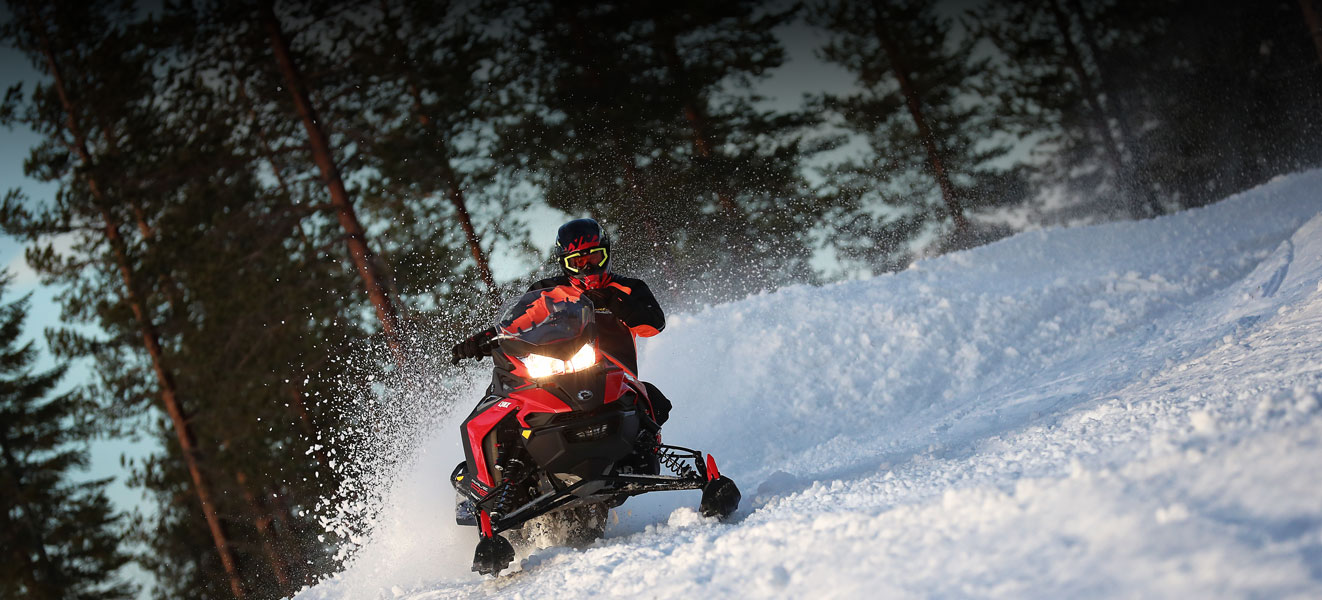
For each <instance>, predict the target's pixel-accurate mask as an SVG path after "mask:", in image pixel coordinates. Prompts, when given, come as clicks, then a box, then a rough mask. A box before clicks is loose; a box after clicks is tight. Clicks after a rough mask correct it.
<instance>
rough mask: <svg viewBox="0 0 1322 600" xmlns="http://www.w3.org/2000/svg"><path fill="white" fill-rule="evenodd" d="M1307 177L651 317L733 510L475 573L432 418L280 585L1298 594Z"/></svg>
mask: <svg viewBox="0 0 1322 600" xmlns="http://www.w3.org/2000/svg"><path fill="white" fill-rule="evenodd" d="M1319 189H1322V171H1313V172H1307V173H1302V174H1297V175H1294V176H1291V177H1287V178H1282V179H1279V180H1277V181H1274V182H1272V183H1270V184H1268V185H1266V186H1263V187H1261V188H1258V189H1255V190H1251V191H1249V192H1246V193H1243V194H1240V195H1237V196H1234V197H1232V198H1229V199H1227V200H1225V201H1222V202H1220V203H1218V204H1216V205H1213V206H1209V207H1205V208H1202V209H1197V210H1191V211H1187V212H1183V213H1179V214H1175V215H1170V216H1166V217H1162V218H1158V219H1153V220H1148V221H1142V222H1124V223H1112V224H1106V225H1098V226H1090V227H1081V228H1073V229H1053V230H1043V231H1035V232H1030V233H1025V234H1021V235H1018V236H1015V237H1012V238H1009V239H1006V240H1002V241H1000V242H997V243H995V244H991V245H988V246H984V247H980V248H976V249H973V250H970V251H966V252H960V253H956V254H951V255H947V256H943V257H939V258H935V259H931V260H927V261H923V262H921V263H918V264H916V265H915V266H914V267H913V268H911V269H909V270H907V271H904V272H900V273H894V274H890V275H885V276H880V277H876V278H873V279H870V280H865V281H853V282H847V283H840V284H836V285H830V286H825V287H807V286H800V287H792V288H788V289H782V290H780V291H778V292H774V293H768V294H762V295H756V296H752V297H749V298H747V299H745V300H743V301H740V302H734V303H730V304H725V305H720V306H715V307H711V308H709V309H706V310H704V311H702V312H700V313H697V314H689V315H676V316H672V318H671V321H670V324H669V327H668V328H667V330H666V331H665V332H664V333H662V334H661V335H660V336H658V337H656V338H651V339H649V340H646V341H645V342H644V343H643V344H642V347H641V351H642V354H641V367H642V371H643V375H644V377H645V378H650V380H652V381H653V382H655V383H656V384H657V385H658V386H659V387H660V388H661V389H662V390H665V392H666V394H667V395H668V396H669V397H670V398H671V399H672V400H673V401H674V404H675V411H674V413H673V417H672V419H671V422H670V423H668V424H667V426H666V431H665V438H666V441H668V442H671V443H677V444H681V445H686V446H691V447H697V448H702V449H704V450H707V451H709V452H711V453H712V454H714V455H715V456H716V457H717V459H718V460H719V461H720V465H721V471H722V473H724V474H726V475H729V476H731V477H732V478H733V479H734V480H735V481H736V482H738V483H739V485H740V487H741V489H742V490H743V493H744V501H743V504H742V505H741V507H740V509H739V511H738V512H737V513H736V515H735V518H734V520H733V522H730V523H719V522H716V521H714V520H709V519H704V518H702V517H701V516H699V515H698V514H697V512H695V510H694V509H695V508H696V505H697V494H696V493H695V492H682V493H679V492H674V493H670V494H669V495H665V494H652V495H649V496H646V497H640V498H636V499H633V500H630V501H629V502H628V503H626V504H625V505H624V506H622V507H620V508H619V509H617V510H616V512H615V516H614V519H613V521H612V523H611V524H610V526H609V527H608V529H607V534H606V537H605V539H603V540H600V541H598V542H597V543H595V544H593V545H592V546H590V547H588V548H586V549H583V550H574V549H568V548H541V549H534V550H530V551H529V550H525V551H522V552H521V553H520V556H519V558H518V560H516V564H515V565H514V567H513V571H512V572H511V573H509V574H507V575H505V576H502V577H500V578H498V579H490V578H481V577H478V576H477V575H475V574H472V573H470V572H469V570H468V569H469V565H470V563H471V557H472V551H473V546H474V543H475V541H476V534H475V532H474V531H473V530H472V529H467V528H460V527H457V526H455V525H454V524H453V519H452V502H453V500H452V498H453V494H452V492H451V491H450V490H449V489H448V487H447V484H446V482H445V478H446V475H447V474H448V472H449V470H450V468H452V467H453V465H454V464H455V463H456V462H457V461H458V460H459V457H460V450H459V446H458V439H457V424H458V422H459V418H458V417H459V416H458V415H454V416H451V417H450V418H448V419H447V420H446V423H445V424H444V426H443V427H440V428H438V429H437V430H436V432H435V434H434V439H433V440H432V441H431V442H429V443H428V444H426V445H425V447H424V448H423V450H422V452H421V453H420V454H419V455H418V456H416V457H415V459H414V461H413V462H412V463H411V464H412V468H411V469H409V470H407V472H406V473H405V474H403V475H402V476H400V477H399V478H398V481H396V482H395V484H394V485H393V487H391V488H390V490H389V493H388V494H387V495H386V497H387V500H386V501H385V502H384V504H383V505H382V506H381V507H380V509H381V510H380V517H379V519H378V520H377V522H376V526H375V528H374V530H373V531H372V534H371V536H370V537H368V538H366V539H365V540H364V541H363V543H362V545H361V547H359V548H357V549H356V553H355V554H354V558H353V559H352V561H351V562H350V564H349V566H348V568H347V569H346V570H345V571H344V572H343V573H340V574H338V575H335V576H333V577H331V578H329V579H328V580H326V581H324V582H322V583H321V584H319V585H317V586H315V587H313V588H311V589H308V590H305V591H304V592H303V593H302V594H301V595H300V596H299V598H302V599H306V600H332V599H340V598H409V599H414V600H423V599H436V598H468V597H479V596H480V597H497V598H523V597H534V596H543V595H547V594H550V595H564V594H572V595H573V596H575V597H589V598H591V597H610V598H614V597H634V596H641V597H648V598H691V597H717V598H747V597H776V598H778V597H787V598H803V597H813V598H859V597H887V598H920V597H921V598H930V597H980V598H1022V597H1044V598H1055V597H1070V598H1096V597H1107V598H1110V597H1200V598H1243V597H1272V598H1317V597H1322V478H1319V477H1318V476H1317V472H1318V470H1319V468H1320V467H1322V409H1320V407H1319V403H1320V399H1322V195H1319V193H1318V190H1319ZM470 392H471V394H470V398H471V399H472V400H475V399H476V398H477V397H478V393H479V391H478V389H477V387H474V388H473V389H472V390H470ZM463 403H464V405H465V406H467V405H469V404H468V402H467V401H465V402H463Z"/></svg>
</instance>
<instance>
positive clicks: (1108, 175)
mask: <svg viewBox="0 0 1322 600" xmlns="http://www.w3.org/2000/svg"><path fill="white" fill-rule="evenodd" d="M1102 4H1103V3H1095V2H1094V3H1089V4H1088V7H1085V6H1084V4H1083V3H1081V2H1078V1H1077V0H994V1H993V2H990V3H987V4H985V5H983V6H982V7H980V8H979V10H978V11H976V12H975V13H973V15H972V18H971V19H970V21H969V24H970V28H971V29H972V33H971V35H974V36H978V37H982V38H985V39H988V40H989V41H991V42H992V44H993V45H994V46H995V47H996V48H997V50H998V51H999V52H1000V53H1001V56H1002V62H1001V63H999V64H998V67H999V68H998V69H997V71H996V73H997V75H998V77H997V78H996V79H995V80H994V81H992V82H989V84H988V88H989V89H992V90H994V91H995V92H996V93H999V94H1001V95H1002V96H1003V97H1004V98H1005V99H1006V100H1007V101H1006V102H1004V103H1003V106H1004V107H1006V111H1005V112H1006V114H1005V117H1006V123H1007V125H1008V127H1009V128H1011V129H1012V130H1013V131H1014V132H1015V133H1016V134H1017V135H1019V136H1021V137H1025V138H1035V139H1037V140H1038V144H1039V146H1040V147H1043V148H1048V149H1049V152H1050V153H1051V157H1050V158H1051V160H1049V161H1047V163H1046V164H1045V165H1044V166H1045V168H1044V169H1043V170H1042V175H1043V177H1042V180H1043V183H1047V184H1048V185H1051V184H1064V186H1065V188H1066V189H1067V190H1068V191H1070V192H1071V193H1072V194H1074V195H1078V196H1083V197H1086V198H1089V199H1091V202H1089V203H1088V204H1089V205H1090V206H1084V207H1083V209H1084V210H1090V211H1094V212H1097V211H1105V212H1112V213H1116V214H1123V215H1126V216H1129V217H1131V218H1142V217H1147V216H1153V215H1156V214H1160V213H1161V212H1162V211H1163V208H1162V206H1161V203H1160V201H1159V199H1158V198H1157V195H1158V193H1159V190H1158V189H1157V187H1156V186H1155V185H1154V182H1153V181H1152V180H1151V177H1150V176H1149V169H1148V157H1147V156H1146V155H1145V154H1144V150H1145V146H1146V145H1145V144H1144V141H1143V138H1142V135H1141V133H1140V132H1139V128H1138V127H1136V125H1135V124H1136V123H1140V122H1142V115H1141V112H1140V111H1139V110H1138V106H1139V103H1133V104H1134V105H1131V103H1129V102H1126V101H1125V97H1126V96H1129V95H1130V94H1129V93H1128V90H1124V89H1122V88H1121V85H1120V84H1119V82H1118V81H1117V79H1118V78H1117V77H1116V74H1117V73H1119V72H1122V71H1124V70H1131V71H1132V70H1133V68H1134V67H1133V64H1132V63H1131V64H1126V63H1123V62H1121V63H1119V65H1117V63H1116V60H1115V59H1116V58H1117V57H1114V56H1112V55H1111V54H1110V53H1109V52H1108V48H1109V47H1116V48H1123V47H1126V46H1141V45H1142V44H1144V43H1145V40H1148V39H1150V38H1151V36H1152V35H1154V32H1155V28H1154V26H1155V25H1156V23H1155V21H1154V18H1155V17H1156V15H1158V14H1160V11H1161V10H1162V9H1163V7H1162V6H1161V4H1162V3H1160V2H1153V3H1148V4H1147V5H1146V7H1145V8H1144V9H1142V10H1139V9H1136V8H1134V6H1135V5H1132V4H1131V5H1130V6H1129V7H1127V9H1126V10H1127V11H1128V12H1127V13H1126V14H1125V15H1124V18H1123V21H1124V22H1118V21H1117V20H1116V19H1115V18H1112V19H1109V20H1107V21H1103V22H1099V17H1100V16H1101V15H1103V14H1105V13H1102V12H1100V11H1098V8H1097V7H1098V6H1101V5H1102ZM1119 7H1120V5H1116V8H1117V9H1118V8H1119ZM1111 16H1112V17H1119V16H1120V15H1119V14H1117V13H1115V12H1114V10H1113V11H1112V13H1111ZM1103 38H1105V39H1107V40H1108V43H1107V47H1104V46H1103V44H1102V41H1101V40H1102V39H1103Z"/></svg>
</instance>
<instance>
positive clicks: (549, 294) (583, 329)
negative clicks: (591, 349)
mask: <svg viewBox="0 0 1322 600" xmlns="http://www.w3.org/2000/svg"><path fill="white" fill-rule="evenodd" d="M593 310H594V308H593V306H592V301H590V300H588V299H587V298H586V297H584V296H582V295H580V294H579V292H578V290H575V289H574V288H572V287H569V286H560V287H554V288H550V289H543V290H534V291H531V292H528V293H526V294H524V295H522V296H520V297H519V298H518V299H516V300H514V301H513V302H510V303H508V304H506V305H505V308H504V309H502V310H501V313H500V315H501V317H500V322H499V323H498V324H497V330H498V336H497V338H498V340H499V341H500V344H501V347H502V348H506V349H507V351H508V350H513V352H511V353H512V354H525V353H527V352H531V351H534V350H535V351H536V352H537V353H538V354H545V355H548V356H556V355H558V354H561V352H559V350H575V351H576V350H578V349H579V347H581V346H582V345H583V343H585V338H587V340H586V341H591V340H590V338H593V337H595V327H593V326H592V325H593ZM561 346H563V348H561ZM571 354H572V352H571Z"/></svg>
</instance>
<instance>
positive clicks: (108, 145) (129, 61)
mask: <svg viewBox="0 0 1322 600" xmlns="http://www.w3.org/2000/svg"><path fill="white" fill-rule="evenodd" d="M60 8H61V7H38V6H35V5H34V4H28V5H25V6H16V5H14V4H11V10H13V12H14V14H15V19H14V22H13V23H12V24H10V26H8V27H6V29H5V32H4V33H5V34H6V35H5V37H6V38H7V39H9V40H12V41H13V42H14V44H15V45H16V46H17V47H19V48H21V49H22V50H24V51H25V52H27V53H28V54H29V55H30V56H31V57H32V59H33V60H34V62H35V63H36V64H38V65H40V67H41V69H42V70H43V71H44V72H45V74H46V76H47V77H49V84H48V85H45V86H41V87H39V88H38V89H37V91H36V92H35V93H34V94H33V95H32V96H31V98H30V99H26V100H27V102H26V103H24V100H25V99H24V98H22V96H20V95H18V94H10V95H7V97H6V109H7V110H6V111H4V114H5V115H6V117H7V118H6V123H5V124H6V125H12V124H15V123H22V124H24V125H27V126H29V127H30V128H32V129H34V130H35V131H37V132H39V133H41V134H43V135H45V136H46V140H45V142H44V143H43V145H42V146H39V147H38V148H37V149H35V150H34V152H33V158H32V159H31V160H30V161H29V163H28V165H27V169H26V170H27V172H28V174H29V175H30V176H36V177H37V178H39V179H42V180H45V181H51V182H56V183H58V184H59V185H60V186H61V190H60V194H59V196H57V198H56V202H55V203H54V204H53V205H52V206H49V207H45V208H43V209H39V210H35V211H34V210H30V209H29V208H28V207H25V206H24V205H23V203H22V202H21V200H22V199H21V198H17V197H14V196H12V195H11V196H9V197H7V198H6V201H5V204H4V209H3V211H0V212H2V213H3V215H2V216H3V219H0V223H2V224H3V227H4V228H5V230H6V231H7V232H9V233H11V234H13V235H17V236H21V237H23V238H24V239H27V240H30V241H33V242H38V243H40V242H45V243H47V244H48V243H49V240H50V238H51V237H52V236H55V235H60V234H73V236H74V237H75V238H76V240H77V242H76V243H75V246H74V256H75V257H76V258H74V259H72V260H66V259H64V258H62V257H60V256H58V255H57V254H55V253H54V252H52V251H51V250H50V246H49V245H46V246H45V247H44V248H42V249H40V250H38V251H37V252H35V253H29V258H30V261H29V262H30V263H32V264H33V266H34V268H36V269H37V270H38V271H39V272H41V273H43V275H44V276H47V277H50V278H51V279H52V280H54V281H61V282H63V283H66V284H67V285H69V286H70V288H69V290H68V291H66V293H65V295H64V296H63V300H65V309H66V315H65V316H66V317H71V318H74V319H77V320H84V321H92V322H98V323H99V324H100V325H101V326H102V327H103V328H104V329H106V330H107V331H111V332H113V334H117V336H116V335H112V338H111V339H112V344H113V345H117V346H119V348H118V349H117V350H118V352H119V354H117V356H118V357H124V356H125V354H124V352H125V350H128V348H129V346H127V344H130V343H132V342H131V340H137V343H138V344H140V346H137V348H136V350H128V354H127V356H128V361H134V360H135V359H134V358H133V357H132V354H133V353H134V352H143V351H145V353H146V356H147V365H141V364H139V367H140V368H141V367H143V366H145V367H147V368H145V369H141V370H137V369H133V370H130V371H129V372H128V373H127V375H128V380H127V381H126V383H129V385H131V386H132V388H133V389H135V390H142V389H144V387H146V385H153V384H154V388H155V391H156V392H157V393H158V394H159V398H160V401H161V406H162V408H163V409H164V411H165V413H166V414H167V415H168V416H169V420H170V422H171V424H172V429H173V432H174V434H175V440H174V442H175V443H177V444H178V446H179V448H180V450H181V454H180V456H181V457H182V458H183V462H184V467H185V468H186V471H187V473H188V474H189V477H190V479H191V482H192V486H191V489H192V492H193V494H194V496H195V497H196V499H197V502H198V505H199V506H200V508H201V513H202V515H203V517H204V519H205V521H206V524H207V528H208V530H209V531H210V533H211V538H212V543H213V547H214V548H215V551H216V554H217V556H218V557H219V558H220V561H221V563H222V564H223V566H224V570H225V573H226V578H227V580H228V583H229V586H230V589H231V591H232V593H233V595H234V596H236V597H242V596H243V588H242V576H241V574H240V573H239V566H238V564H237V562H236V560H235V558H234V555H233V550H232V548H231V546H230V543H229V540H228V535H227V532H226V527H225V523H224V522H223V520H222V516H221V515H220V513H219V511H218V502H219V496H218V495H217V494H215V487H214V484H213V481H212V477H211V474H210V473H208V472H207V469H206V465H205V464H204V460H203V453H202V451H201V450H202V448H201V447H200V446H199V445H198V436H197V429H198V427H197V424H196V422H193V421H191V420H190V414H189V410H190V407H189V406H188V405H187V398H186V390H184V391H185V393H183V394H181V388H180V386H179V385H178V381H177V379H176V371H175V364H174V363H173V362H172V360H173V359H174V357H173V356H172V353H171V348H170V347H169V346H168V345H167V343H168V342H169V339H168V337H165V336H163V334H162V329H161V323H162V320H161V319H160V318H159V317H158V315H157V312H158V308H159V305H158V304H156V303H155V301H154V296H155V295H154V294H152V293H151V291H150V290H151V289H152V287H154V286H155V285H157V284H159V283H160V282H161V281H162V278H161V277H157V276H155V275H158V273H154V272H151V271H150V269H151V267H152V264H151V263H150V262H144V261H142V260H140V257H139V255H138V253H137V252H135V250H136V248H135V247H134V245H133V244H132V243H131V241H130V238H129V237H127V236H128V235H129V233H128V232H131V231H132V229H131V228H126V223H132V222H133V220H134V216H133V215H134V211H133V210H132V209H133V208H134V207H136V206H141V204H140V203H139V201H140V200H141V199H142V197H141V196H140V195H139V194H138V192H140V191H142V190H143V189H144V187H145V186H146V183H147V182H149V181H155V180H157V179H159V178H161V177H162V173H163V172H164V171H162V170H159V169H160V167H161V165H159V164H156V163H154V162H152V161H151V158H153V157H157V156H159V154H158V153H159V152H160V151H161V148H160V147H159V146H158V145H157V144H155V143H154V142H157V141H159V140H154V139H151V132H152V131H153V129H152V128H153V127H155V131H162V130H166V129H169V128H168V127H161V122H160V121H159V120H156V119H154V117H155V116H156V115H155V113H154V112H153V110H152V109H151V107H152V99H153V96H152V93H151V84H150V82H151V81H152V78H151V77H150V76H149V73H150V72H151V67H152V65H153V53H154V50H155V49H154V48H153V47H151V46H150V44H149V42H150V41H151V40H155V39H156V38H155V36H153V35H151V33H152V30H151V27H152V26H153V24H152V23H147V24H145V25H142V26H140V27H130V26H128V23H129V22H130V20H129V14H130V10H131V8H130V7H127V6H123V5H119V4H102V5H93V6H88V7H85V8H83V9H81V10H78V11H72V10H60ZM148 140H151V141H148ZM130 143H138V144H142V145H141V147H140V148H126V147H125V145H126V144H130ZM139 150H140V151H139ZM87 266H93V267H94V268H91V269H88V268H85V267H87ZM66 339H68V338H66ZM98 345H99V344H91V343H82V344H79V347H80V348H83V349H86V350H88V351H89V352H91V351H95V346H98ZM101 346H105V345H101ZM62 350H63V349H62ZM108 372H114V370H112V369H108ZM148 374H149V377H150V379H148V380H147V381H151V382H152V384H146V385H144V384H145V383H146V382H145V381H144V378H143V375H148ZM148 389H150V388H148ZM112 397H113V396H112ZM130 397H132V398H141V397H142V396H141V395H139V394H134V395H132V396H130Z"/></svg>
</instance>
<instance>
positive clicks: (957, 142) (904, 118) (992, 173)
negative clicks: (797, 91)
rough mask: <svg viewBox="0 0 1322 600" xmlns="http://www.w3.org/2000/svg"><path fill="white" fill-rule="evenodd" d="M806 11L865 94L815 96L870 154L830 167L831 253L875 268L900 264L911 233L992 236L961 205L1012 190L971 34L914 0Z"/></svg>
mask: <svg viewBox="0 0 1322 600" xmlns="http://www.w3.org/2000/svg"><path fill="white" fill-rule="evenodd" d="M809 18H810V21H811V22H812V23H814V24H816V25H818V26H820V27H822V28H824V29H825V30H826V31H827V32H829V33H830V34H831V38H830V42H829V43H828V45H827V46H825V47H824V48H822V49H821V57H822V58H823V59H825V60H827V61H829V62H832V63H836V64H838V65H840V66H842V67H844V68H846V69H848V70H849V71H850V72H851V73H853V74H854V75H855V77H856V81H857V83H858V86H859V87H860V88H861V89H862V90H863V91H861V92H859V93H856V94H852V95H849V96H842V97H839V96H828V97H823V98H820V100H819V101H820V102H821V104H822V105H823V106H824V107H825V108H827V109H829V110H831V111H832V112H833V113H835V114H837V115H838V116H839V118H840V123H841V125H842V126H843V127H844V128H846V129H847V130H848V131H850V132H851V133H853V134H855V135H858V136H861V137H862V139H863V140H864V141H866V143H867V144H868V146H869V148H870V150H871V153H870V156H868V157H866V158H863V159H857V160H851V161H848V162H846V163H845V164H842V165H839V166H838V167H837V168H835V169H833V170H832V171H831V172H830V173H829V174H828V186H827V187H826V189H825V190H824V192H825V193H826V194H827V195H828V196H830V197H831V198H833V200H834V204H836V209H835V210H834V211H833V213H832V215H831V218H830V221H831V222H832V223H835V224H837V225H839V227H838V229H837V233H836V235H835V236H834V239H833V242H834V244H833V245H834V247H835V248H836V250H837V252H839V253H841V254H843V257H844V258H847V259H848V258H853V259H856V260H858V261H860V262H862V263H863V264H865V265H869V266H870V267H871V268H872V269H882V270H885V269H891V268H895V267H896V266H899V265H902V264H904V262H906V261H907V260H908V259H909V255H910V254H911V252H912V251H913V250H914V248H913V243H914V242H915V240H918V242H919V243H923V241H924V240H928V241H927V242H926V243H929V244H930V239H931V238H932V237H933V236H936V237H939V238H942V239H943V240H944V241H943V242H942V243H941V244H940V246H941V247H943V248H958V247H964V246H967V245H971V244H974V243H978V242H980V241H986V240H987V239H988V238H989V236H992V235H997V233H996V232H993V231H987V230H984V231H975V230H974V228H973V226H972V225H971V224H970V222H969V217H968V214H967V213H968V212H970V211H973V210H976V209H979V208H983V207H990V206H998V205H1005V204H1010V203H1013V202H1016V201H1018V200H1019V197H1020V196H1019V194H1021V193H1022V192H1021V191H1020V189H1019V187H1020V186H1019V182H1018V175H1017V173H1016V172H1015V170H1013V169H1007V168H1005V167H999V166H997V165H996V161H997V160H998V159H1001V158H1002V157H1004V156H1005V155H1006V154H1007V152H1008V151H1009V146H1008V145H1007V144H1006V143H1005V140H1004V139H1000V138H997V137H996V136H994V132H995V131H996V127H997V123H996V121H995V118H994V117H995V115H994V113H993V111H992V110H991V109H992V106H991V105H990V103H989V102H987V99H986V98H981V97H979V96H978V94H977V86H978V84H979V83H980V82H981V75H982V74H983V73H984V72H985V59H977V58H974V56H973V46H974V42H975V40H972V39H970V38H968V37H962V38H961V37H957V36H956V35H955V33H954V30H953V22H952V21H951V20H950V19H948V18H944V17H941V16H940V15H938V14H937V13H936V11H935V9H934V8H933V6H932V3H931V2H926V1H920V0H905V1H896V2H882V1H878V2H869V3H862V2H819V3H816V4H814V5H813V6H812V9H811V11H810V13H809ZM883 207H887V208H883ZM877 215H879V216H877Z"/></svg>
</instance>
